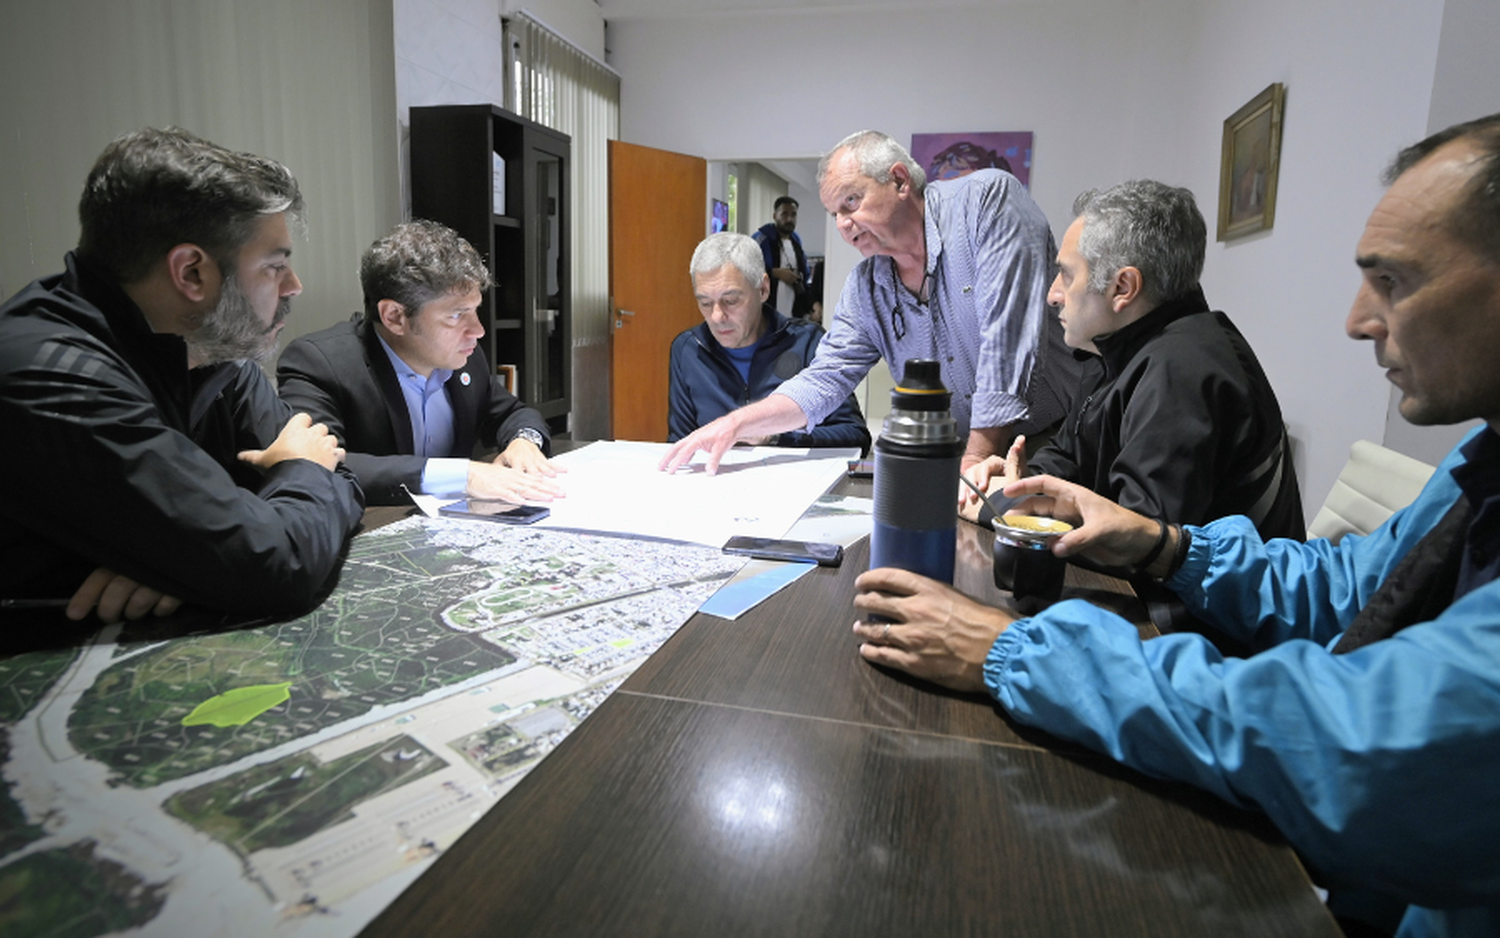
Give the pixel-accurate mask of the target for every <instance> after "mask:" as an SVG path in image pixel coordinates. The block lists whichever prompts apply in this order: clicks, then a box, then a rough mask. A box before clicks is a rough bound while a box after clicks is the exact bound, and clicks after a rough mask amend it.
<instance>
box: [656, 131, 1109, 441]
mask: <svg viewBox="0 0 1500 938" xmlns="http://www.w3.org/2000/svg"><path fill="white" fill-rule="evenodd" d="M818 185H819V197H820V198H821V200H822V202H823V207H824V208H826V209H827V210H828V211H829V212H831V213H832V214H833V216H834V218H835V219H836V220H837V224H838V229H839V233H840V235H842V236H843V238H844V240H845V241H847V242H848V243H849V244H851V245H853V246H854V247H855V248H857V249H858V250H859V252H860V253H861V254H863V255H864V258H865V259H864V260H863V261H861V262H860V263H859V264H858V265H857V266H856V267H855V268H854V270H853V272H852V273H850V275H849V278H848V280H847V281H846V282H845V284H844V290H843V294H842V295H841V296H840V298H839V302H838V307H837V309H836V310H835V312H834V315H833V322H832V325H831V326H830V327H829V330H828V337H827V339H825V340H824V341H823V343H822V344H821V345H820V346H819V347H818V354H817V357H816V358H815V359H813V362H812V364H811V365H809V366H808V367H807V368H806V369H804V370H803V371H802V372H801V373H800V374H798V375H797V376H796V377H794V378H792V379H791V380H789V381H787V382H786V383H785V384H783V385H782V386H781V387H780V388H778V389H777V391H776V393H774V394H772V395H770V396H769V397H767V398H765V399H764V400H762V401H759V402H757V403H754V404H751V405H749V406H747V407H742V408H740V409H738V410H736V411H733V412H731V413H729V414H726V415H725V416H724V417H722V418H720V419H719V420H716V421H714V422H712V423H710V424H708V425H707V426H704V427H703V428H702V429H700V430H698V431H697V432H696V433H693V434H692V435H690V436H688V437H686V438H684V439H683V440H681V441H680V442H679V443H677V445H676V446H675V447H673V449H672V450H671V451H669V452H668V454H667V457H666V458H665V459H664V460H663V461H662V468H664V469H676V468H677V467H678V466H680V465H682V464H683V463H685V462H687V461H688V460H689V459H691V458H692V457H693V454H694V453H695V452H697V451H699V450H702V451H704V452H706V453H708V464H707V465H708V469H709V471H713V470H715V469H717V467H718V463H719V459H720V457H722V456H723V454H724V452H725V451H726V450H728V449H729V447H730V446H732V445H734V443H735V441H736V440H748V439H754V438H756V437H764V436H769V435H771V434H775V433H782V432H785V431H787V430H800V429H805V428H808V427H814V426H817V425H818V424H819V423H820V422H821V421H822V420H823V419H824V418H826V417H827V416H828V415H829V414H831V413H833V411H834V410H836V409H837V408H838V407H839V406H840V405H841V404H842V403H843V402H844V400H845V399H846V398H847V397H848V396H849V393H850V392H851V391H853V390H854V387H855V385H857V384H858V383H859V382H860V381H861V380H862V379H863V378H864V377H865V375H866V374H868V373H869V371H870V369H871V368H872V367H874V366H875V364H876V363H877V362H878V361H880V360H881V359H882V358H883V359H885V361H886V363H887V364H888V365H889V367H890V369H891V374H892V375H893V376H894V377H895V378H896V380H897V381H898V382H899V381H900V380H901V376H902V374H903V372H904V369H905V366H906V362H907V360H909V359H912V358H931V359H936V360H937V361H938V363H939V364H940V366H941V368H942V377H943V384H944V385H945V386H946V387H947V388H948V390H949V391H950V392H952V395H953V403H952V413H953V417H954V419H955V420H956V421H957V422H958V427H959V432H960V433H961V434H967V435H968V447H967V451H966V452H965V454H964V458H963V467H964V468H965V469H967V468H969V467H970V466H972V465H975V464H977V463H978V462H980V461H981V460H983V459H984V458H985V457H987V456H991V455H996V454H1003V453H1005V452H1006V450H1007V449H1008V448H1009V446H1010V442H1011V440H1012V439H1014V438H1015V436H1016V434H1018V433H1025V434H1028V435H1029V436H1030V437H1031V438H1032V439H1033V440H1034V442H1036V443H1038V444H1039V443H1041V442H1042V437H1041V436H1040V435H1039V434H1041V433H1043V432H1045V431H1047V430H1050V429H1051V428H1052V427H1053V426H1054V425H1056V423H1057V422H1058V421H1059V420H1061V419H1062V417H1063V415H1064V414H1065V413H1066V412H1067V409H1068V404H1069V403H1070V402H1071V400H1072V394H1073V391H1074V390H1075V389H1076V388H1077V386H1078V381H1079V378H1080V375H1081V365H1080V364H1079V363H1078V362H1077V361H1075V360H1074V358H1073V356H1072V353H1071V352H1070V351H1069V350H1068V347H1067V345H1066V344H1065V343H1064V342H1063V337H1062V327H1061V325H1059V323H1058V321H1057V316H1056V314H1054V313H1052V312H1051V311H1050V310H1049V309H1048V307H1047V288H1048V286H1049V285H1050V284H1051V281H1052V273H1053V257H1054V255H1055V254H1056V253H1057V252H1056V249H1055V247H1054V244H1053V240H1052V229H1051V228H1050V227H1049V226H1048V224H1047V219H1046V217H1045V216H1044V215H1043V214H1042V210H1041V209H1040V208H1038V207H1037V205H1036V203H1035V202H1033V201H1032V200H1031V196H1030V195H1028V194H1027V192H1026V189H1025V187H1024V186H1022V185H1021V183H1020V182H1019V181H1018V180H1017V179H1016V178H1015V177H1014V176H1012V175H1010V174H1009V173H1006V172H1002V171H1000V170H997V169H986V170H980V171H979V172H975V173H972V174H970V175H968V176H965V177H962V178H960V179H954V180H951V181H947V182H940V183H935V184H933V185H927V184H926V176H925V174H924V173H923V171H922V168H921V167H920V166H918V165H917V164H916V163H915V162H914V161H913V160H912V158H911V155H910V154H908V153H907V152H906V149H905V148H904V147H902V146H901V144H899V143H897V142H896V141H895V140H893V139H891V138H890V137H888V136H886V135H885V134H882V133H878V132H876V131H861V132H859V133H856V134H851V135H850V136H848V137H846V138H845V139H844V140H842V141H840V142H839V144H838V145H837V146H835V147H834V148H833V150H831V151H830V152H829V154H828V155H827V156H825V157H824V158H823V161H822V163H821V164H820V165H819V167H818Z"/></svg>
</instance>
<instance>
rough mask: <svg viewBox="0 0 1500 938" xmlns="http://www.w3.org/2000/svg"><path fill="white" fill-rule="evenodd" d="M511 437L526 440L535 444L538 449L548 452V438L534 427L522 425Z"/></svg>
mask: <svg viewBox="0 0 1500 938" xmlns="http://www.w3.org/2000/svg"><path fill="white" fill-rule="evenodd" d="M511 439H515V440H525V441H526V442H528V443H530V444H531V445H533V446H535V447H536V448H537V449H539V450H542V451H543V452H546V449H547V440H546V438H545V437H543V436H542V434H541V433H540V432H538V431H537V430H534V429H532V428H531V427H522V428H521V429H519V430H517V431H516V435H515V436H514V437H512V438H511Z"/></svg>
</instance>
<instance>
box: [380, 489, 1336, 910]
mask: <svg viewBox="0 0 1500 938" xmlns="http://www.w3.org/2000/svg"><path fill="white" fill-rule="evenodd" d="M839 485H840V487H841V490H844V491H848V492H849V493H850V494H868V493H869V483H868V482H850V481H847V480H846V481H844V482H841V483H839ZM959 529H960V530H959V544H958V574H957V576H956V585H957V586H958V587H959V588H960V589H961V590H963V591H964V592H965V593H967V594H968V595H970V596H974V597H976V598H979V599H982V600H985V601H987V602H991V603H994V604H997V605H1000V604H1004V603H1006V602H1007V601H1008V598H1007V596H1006V594H1005V593H1002V592H1000V591H999V590H997V589H996V588H995V587H994V585H993V582H992V579H991V573H990V570H991V566H990V547H991V543H992V538H993V535H992V534H990V533H988V532H984V531H981V530H980V529H979V528H977V527H975V526H973V525H969V524H966V523H962V522H961V523H960V525H959ZM868 565H869V548H868V539H864V540H862V541H860V542H859V543H858V544H856V545H855V546H854V547H853V548H852V549H850V550H849V551H848V554H847V557H846V558H845V561H844V564H843V566H842V567H840V568H838V569H816V570H813V571H812V572H810V573H809V574H807V575H806V576H804V577H802V578H801V579H800V580H798V581H797V582H795V583H793V584H792V585H791V586H789V587H788V588H786V589H785V590H783V591H781V592H780V593H778V594H777V595H776V596H773V597H772V598H770V599H768V600H767V601H765V602H764V603H762V604H761V605H760V606H758V607H757V608H756V609H754V610H753V611H752V612H750V613H748V614H747V615H745V616H742V617H741V618H740V619H739V620H737V621H734V622H729V621H725V620H722V619H718V618H714V617H711V616H706V615H703V614H701V613H700V614H698V615H695V616H694V617H693V618H692V619H690V620H689V621H688V622H687V624H686V625H684V626H683V627H682V628H681V629H680V630H679V631H678V632H677V633H676V635H674V636H673V637H672V638H671V639H670V640H669V641H668V642H667V643H666V644H665V645H664V646H663V647H662V648H661V649H660V650H659V651H658V652H657V653H656V654H655V655H654V656H652V657H651V659H650V660H648V661H647V662H646V663H645V664H644V665H642V666H641V667H640V669H639V670H637V671H636V672H635V674H634V675H632V676H631V677H630V678H629V679H628V680H627V681H625V683H624V684H623V685H622V686H621V687H620V688H619V690H617V691H616V692H615V693H614V694H613V695H611V696H610V697H609V699H608V700H606V701H605V702H604V703H603V704H602V705H601V706H600V707H599V708H598V709H597V710H596V711H595V712H594V713H593V714H592V715H591V716H590V717H589V718H588V720H586V721H585V722H584V723H583V724H582V725H581V726H580V727H578V729H577V730H575V731H574V732H573V733H572V735H570V736H569V737H568V738H567V739H566V740H564V742H563V743H562V745H560V746H559V747H558V748H557V749H556V750H555V751H554V752H553V753H552V754H551V755H549V756H548V757H547V758H546V759H545V760H544V761H543V762H542V763H541V764H540V765H539V766H537V767H536V768H535V769H534V770H532V772H531V773H530V774H529V775H527V776H526V778H525V779H523V780H522V781H521V783H520V784H519V785H517V787H516V788H515V789H514V790H512V791H511V792H510V793H509V794H507V795H506V796H505V798H503V799H502V800H501V801H500V802H499V804H497V805H496V806H495V807H494V808H493V809H491V810H490V811H489V812H488V813H487V814H486V815H485V816H484V817H483V818H481V819H480V820H479V821H478V822H477V823H476V824H475V825H474V827H472V828H471V829H470V830H469V832H468V833H466V834H465V835H464V836H463V837H461V838H460V839H459V840H458V841H457V842H456V843H455V844H454V845H453V846H452V847H451V848H449V849H448V851H447V852H446V854H445V855H444V856H442V857H441V858H439V859H438V861H437V862H436V863H435V864H434V866H433V867H432V868H431V869H430V870H428V872H427V873H425V874H424V875H423V876H422V877H421V878H420V879H419V880H417V882H416V883H415V884H413V885H412V886H411V887H410V888H408V889H407V890H406V891H405V892H404V893H403V894H402V895H401V896H400V897H399V898H398V899H397V900H396V901H395V902H394V903H393V904H392V905H391V906H390V907H388V908H387V909H386V910H385V911H384V912H383V913H382V914H381V915H380V916H379V917H378V918H376V919H375V920H374V921H373V922H372V923H371V924H370V925H369V926H368V927H367V928H366V930H365V931H364V932H363V934H364V935H365V936H372V938H373V936H411V935H441V936H444V938H460V936H467V935H486V936H491V935H507V936H509V935H517V936H521V935H525V936H532V935H579V936H587V935H643V936H665V935H682V936H719V935H723V936H742V935H768V936H769V935H775V936H803V935H812V936H825V935H851V936H860V938H875V936H886V935H889V936H902V938H909V936H936V935H1005V936H1042V935H1058V936H1073V935H1078V936H1101V935H1130V936H1135V935H1153V936H1175V935H1181V936H1193V938H1200V936H1204V935H1213V936H1215V938H1228V936H1233V935H1246V936H1257V938H1259V936H1265V935H1277V936H1289V935H1327V936H1337V935H1339V934H1341V933H1340V931H1339V929H1338V926H1337V925H1336V924H1335V923H1334V921H1333V919H1332V918H1331V916H1329V914H1328V912H1327V911H1326V909H1325V908H1324V906H1323V905H1322V904H1321V903H1320V902H1319V901H1318V899H1317V897H1316V896H1315V894H1314V892H1313V889H1312V885H1311V883H1310V882H1309V880H1308V878H1307V875H1306V873H1305V872H1304V870H1303V868H1302V866H1301V864H1300V863H1299V862H1298V860H1297V858H1296V856H1295V855H1294V854H1293V852H1292V850H1291V849H1290V848H1289V847H1287V846H1286V845H1285V844H1284V842H1282V840H1281V839H1280V837H1279V835H1278V834H1277V833H1276V832H1275V830H1274V828H1272V827H1271V826H1270V825H1269V824H1268V823H1267V822H1266V821H1265V819H1264V818H1263V817H1260V816H1257V815H1251V814H1247V813H1244V812H1240V811H1237V810H1235V809H1232V808H1230V807H1228V806H1227V805H1225V804H1224V803H1222V802H1220V801H1218V800H1217V799H1215V798H1213V797H1211V796H1209V795H1207V794H1205V793H1203V792H1200V791H1198V790H1196V789H1192V788H1189V787H1187V786H1182V785H1174V784H1167V783H1163V782H1159V781H1155V780H1152V779H1148V778H1146V777H1144V776H1142V775H1140V774H1138V773H1135V772H1132V771H1130V770H1127V769H1124V768H1121V767H1119V766H1118V765H1116V764H1115V763H1113V762H1112V761H1110V760H1108V759H1106V758H1103V757H1100V756H1097V755H1094V754H1091V753H1088V752H1086V751H1084V750H1081V749H1078V748H1076V747H1073V746H1070V745H1068V744H1064V743H1062V742H1060V741H1058V740H1055V739H1053V738H1052V737H1050V736H1047V735H1046V734H1044V733H1040V732H1036V731H1034V730H1028V729H1026V728H1024V727H1021V726H1019V725H1017V724H1014V723H1012V722H1011V721H1010V720H1009V719H1008V718H1006V717H1005V716H1004V715H1002V714H1001V712H1000V711H999V709H998V708H997V707H996V706H995V705H994V704H993V702H991V701H989V700H988V699H986V698H984V697H978V696H975V697H969V696H962V695H957V694H952V693H948V692H945V691H942V690H940V689H937V688H935V687H933V686H931V685H927V684H923V683H919V682H916V681H912V680H909V679H908V678H906V677H905V676H903V675H899V674H895V673H892V672H888V671H885V670H882V669H879V668H876V667H873V666H871V665H869V664H867V663H866V662H864V661H863V660H862V659H861V658H860V657H859V655H858V654H857V652H856V650H855V647H856V641H855V639H854V637H853V635H852V633H851V632H850V625H851V624H852V622H853V621H854V611H853V608H852V605H851V603H852V601H853V597H854V579H855V577H856V576H858V575H859V573H860V572H861V571H863V570H865V569H866V568H867V567H868ZM1065 595H1068V596H1082V597H1085V598H1087V599H1089V600H1091V601H1094V602H1097V603H1100V604H1101V605H1105V606H1108V607H1110V608H1114V609H1116V610H1117V611H1120V612H1122V614H1125V615H1127V617H1129V618H1131V619H1132V620H1133V621H1142V620H1143V619H1144V615H1143V613H1142V610H1141V609H1140V607H1139V604H1138V603H1137V602H1136V601H1135V599H1134V598H1133V596H1131V595H1130V594H1129V588H1128V586H1126V585H1125V584H1123V583H1121V582H1120V581H1117V580H1111V579H1110V578H1107V577H1101V576H1098V575H1095V574H1090V573H1088V572H1087V571H1083V570H1080V569H1078V568H1072V567H1070V568H1069V579H1068V587H1067V591H1066V593H1065ZM1143 628H1144V629H1150V628H1151V627H1150V626H1149V625H1145V626H1143Z"/></svg>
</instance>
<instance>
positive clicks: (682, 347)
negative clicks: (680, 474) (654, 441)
mask: <svg viewBox="0 0 1500 938" xmlns="http://www.w3.org/2000/svg"><path fill="white" fill-rule="evenodd" d="M690 342H692V330H691V329H689V330H688V331H687V332H683V333H681V334H680V335H678V336H677V338H675V339H673V340H672V352H671V357H670V359H669V360H668V363H667V442H668V443H676V442H677V441H678V440H680V439H682V438H683V437H685V436H687V435H688V434H689V433H692V432H693V431H694V430H696V429H698V411H697V408H695V407H694V406H693V395H692V393H691V392H690V389H689V388H688V381H687V377H686V376H685V375H684V374H683V372H682V369H683V358H684V356H686V355H687V354H688V349H689V346H688V343H690Z"/></svg>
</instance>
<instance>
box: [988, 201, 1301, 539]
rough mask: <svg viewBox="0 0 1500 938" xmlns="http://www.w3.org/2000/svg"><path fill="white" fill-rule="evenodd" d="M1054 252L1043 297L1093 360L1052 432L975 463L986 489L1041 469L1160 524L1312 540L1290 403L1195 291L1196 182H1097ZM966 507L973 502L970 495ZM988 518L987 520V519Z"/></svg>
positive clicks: (1200, 240)
mask: <svg viewBox="0 0 1500 938" xmlns="http://www.w3.org/2000/svg"><path fill="white" fill-rule="evenodd" d="M1073 211H1074V213H1075V214H1077V215H1078V217H1077V218H1076V219H1075V220H1074V221H1073V224H1072V225H1071V226H1070V227H1069V228H1068V231H1067V233H1066V234H1065V235H1064V236H1063V242H1062V246H1061V248H1059V249H1058V252H1057V260H1058V265H1059V270H1058V274H1057V278H1056V280H1055V281H1054V282H1053V284H1052V289H1051V291H1050V292H1049V294H1048V297H1047V300H1048V302H1049V303H1051V304H1052V305H1053V306H1055V307H1057V308H1058V310H1059V318H1060V319H1061V320H1062V324H1063V338H1064V341H1066V342H1067V344H1068V345H1069V346H1070V347H1071V348H1073V349H1076V350H1078V354H1083V353H1088V354H1091V355H1093V356H1096V360H1095V361H1094V362H1093V363H1091V370H1090V371H1089V372H1087V373H1086V374H1085V376H1084V379H1083V383H1082V386H1081V387H1080V389H1079V393H1078V394H1077V395H1076V397H1075V398H1074V403H1073V407H1072V409H1071V411H1070V413H1069V414H1068V416H1067V419H1066V420H1064V421H1063V425H1062V427H1061V429H1060V430H1059V431H1058V433H1057V435H1056V436H1054V437H1053V438H1052V440H1051V441H1050V442H1049V443H1048V444H1047V445H1045V446H1043V447H1042V448H1041V449H1039V450H1038V451H1037V452H1036V453H1035V454H1034V455H1033V456H1032V457H1031V459H1030V461H1029V462H1027V461H1026V459H1025V457H1024V455H1023V450H1022V449H1021V446H1020V444H1022V443H1024V440H1020V441H1018V444H1017V445H1014V446H1012V447H1011V450H1010V453H1009V454H1008V456H1006V457H1004V458H1002V457H991V458H990V459H988V460H986V461H985V462H983V463H981V464H980V465H978V466H976V467H974V468H973V469H971V470H970V477H971V478H972V479H974V481H975V482H977V483H978V484H979V485H981V486H986V485H988V486H989V487H990V488H998V487H999V486H1000V485H1002V484H1003V483H1004V482H1007V481H1009V480H1010V479H1012V478H1016V477H1019V476H1024V475H1027V474H1032V475H1036V474H1040V473H1046V474H1048V475H1055V476H1057V477H1059V478H1062V479H1066V480H1068V481H1070V482H1077V483H1079V484H1080V485H1085V486H1088V487H1089V488H1091V489H1093V490H1094V491H1095V492H1098V493H1099V494H1101V495H1104V496H1105V497H1107V498H1109V499H1111V500H1112V501H1115V502H1118V503H1119V504H1121V505H1124V506H1126V507H1128V508H1130V509H1131V510H1133V511H1136V512H1138V513H1140V514H1143V515H1146V516H1147V517H1151V518H1159V519H1161V520H1164V521H1170V522H1176V523H1179V524H1204V523H1206V522H1209V521H1212V520H1214V519H1216V518H1222V517H1224V516H1226V515H1246V516H1248V517H1249V518H1250V520H1251V521H1253V522H1254V523H1255V526H1256V528H1257V529H1258V530H1259V531H1260V533H1261V536H1262V537H1267V538H1271V537H1292V538H1296V539H1298V540H1301V539H1302V538H1303V537H1304V536H1305V533H1306V532H1305V529H1304V527H1303V516H1302V500H1301V494H1300V492H1299V491H1298V487H1297V478H1296V473H1295V471H1294V470H1293V469H1292V464H1291V459H1290V458H1289V454H1288V453H1287V447H1286V439H1285V432H1284V430H1283V427H1282V419H1281V408H1280V405H1279V404H1278V403H1277V401H1276V393H1275V392H1274V391H1273V390H1271V384H1270V382H1269V381H1267V380H1266V376H1265V372H1263V371H1262V370H1261V367H1260V362H1259V361H1258V360H1257V359H1256V357H1255V352H1254V351H1252V350H1251V348H1250V343H1248V342H1247V341H1245V337H1244V336H1242V335H1241V334H1240V333H1239V330H1237V329H1236V328H1235V327H1234V324H1233V323H1231V322H1230V321H1229V317H1228V316H1225V315H1224V314H1223V313H1220V312H1211V311H1210V310H1209V308H1208V304H1207V302H1206V301H1205V300H1204V298H1203V293H1202V291H1201V290H1200V289H1199V288H1198V277H1199V275H1200V274H1201V273H1202V271H1203V254H1204V247H1205V244H1206V242H1207V237H1208V229H1207V226H1206V225H1205V223H1204V221H1203V215H1202V214H1201V213H1200V212H1199V211H1198V207H1197V205H1196V204H1194V201H1193V194H1192V193H1191V192H1189V191H1188V190H1187V189H1178V188H1174V187H1172V186H1166V185H1163V184H1162V183H1159V182H1153V181H1151V180H1137V181H1132V182H1127V183H1123V184H1121V185H1118V186H1115V187H1114V188H1112V189H1108V190H1106V191H1103V192H1097V191H1094V190H1090V191H1088V192H1085V193H1083V194H1082V195H1080V196H1079V197H1078V199H1077V201H1076V202H1075V203H1074V206H1073ZM965 493H966V495H967V497H966V498H965V500H964V502H965V509H966V511H967V512H969V513H970V514H971V515H973V514H977V513H978V510H979V506H978V504H977V502H978V499H977V497H975V496H973V495H972V494H970V493H968V492H967V489H966V490H965ZM981 520H985V519H981Z"/></svg>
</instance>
